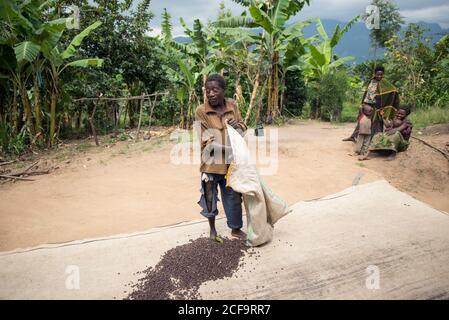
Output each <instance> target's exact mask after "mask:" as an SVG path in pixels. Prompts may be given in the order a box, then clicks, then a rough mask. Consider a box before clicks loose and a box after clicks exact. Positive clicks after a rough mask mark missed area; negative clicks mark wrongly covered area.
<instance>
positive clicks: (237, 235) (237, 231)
mask: <svg viewBox="0 0 449 320" xmlns="http://www.w3.org/2000/svg"><path fill="white" fill-rule="evenodd" d="M231 235H232V236H233V237H234V238H239V239H246V233H245V232H243V231H242V230H240V229H232V231H231Z"/></svg>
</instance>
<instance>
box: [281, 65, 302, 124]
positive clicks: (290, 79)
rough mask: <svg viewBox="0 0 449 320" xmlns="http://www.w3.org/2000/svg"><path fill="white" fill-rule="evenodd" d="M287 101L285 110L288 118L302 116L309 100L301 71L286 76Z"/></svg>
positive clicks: (291, 72)
mask: <svg viewBox="0 0 449 320" xmlns="http://www.w3.org/2000/svg"><path fill="white" fill-rule="evenodd" d="M285 87H286V89H285V97H284V98H285V101H284V108H283V110H284V111H286V112H285V114H286V115H287V116H292V115H294V116H301V114H302V109H303V107H304V105H305V103H306V100H307V90H306V84H305V81H304V77H303V75H302V73H301V72H300V71H288V72H287V73H286V75H285Z"/></svg>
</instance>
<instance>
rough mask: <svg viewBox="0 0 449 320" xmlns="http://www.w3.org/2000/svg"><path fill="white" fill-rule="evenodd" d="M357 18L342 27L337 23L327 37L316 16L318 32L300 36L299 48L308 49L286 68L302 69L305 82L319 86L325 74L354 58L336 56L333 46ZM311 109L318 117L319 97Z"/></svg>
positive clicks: (314, 115)
mask: <svg viewBox="0 0 449 320" xmlns="http://www.w3.org/2000/svg"><path fill="white" fill-rule="evenodd" d="M358 19H359V17H358V16H356V17H354V18H353V19H351V20H350V21H349V22H348V23H347V24H346V25H345V26H344V27H343V28H341V27H340V25H339V24H337V25H336V27H335V29H334V31H333V33H332V36H331V37H329V35H328V34H327V32H326V30H325V29H324V26H323V23H322V22H321V19H320V18H317V19H316V29H317V31H318V34H317V35H315V36H313V37H311V38H308V39H304V38H301V42H302V43H301V46H302V49H301V50H304V48H306V49H308V50H307V51H306V53H305V55H303V56H302V57H300V58H299V59H298V60H297V61H296V63H294V64H292V65H290V66H289V67H287V70H302V72H303V74H304V75H305V77H306V82H309V83H311V86H312V87H319V86H320V83H321V81H322V79H323V78H324V77H325V76H327V75H328V74H329V73H331V72H334V71H335V70H337V69H338V68H339V67H340V66H341V65H343V64H344V63H346V62H348V61H350V60H353V59H354V57H352V56H347V57H336V56H335V55H334V48H335V46H336V45H337V44H338V43H339V42H340V40H341V39H342V37H343V35H344V34H345V33H346V32H348V31H349V29H350V28H351V27H352V25H353V24H354V23H355V22H356V21H357V20H358ZM312 109H313V110H312V115H313V117H314V118H317V117H319V115H320V101H319V98H318V100H317V101H315V102H314V103H313V106H312Z"/></svg>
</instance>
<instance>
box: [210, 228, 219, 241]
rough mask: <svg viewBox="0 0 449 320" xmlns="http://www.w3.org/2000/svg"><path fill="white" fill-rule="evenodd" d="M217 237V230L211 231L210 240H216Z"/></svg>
mask: <svg viewBox="0 0 449 320" xmlns="http://www.w3.org/2000/svg"><path fill="white" fill-rule="evenodd" d="M216 237H217V230H215V229H210V233H209V238H211V239H212V240H215V238H216Z"/></svg>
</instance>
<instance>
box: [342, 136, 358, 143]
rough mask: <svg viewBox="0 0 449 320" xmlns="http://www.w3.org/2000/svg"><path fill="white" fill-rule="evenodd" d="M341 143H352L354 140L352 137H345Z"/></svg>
mask: <svg viewBox="0 0 449 320" xmlns="http://www.w3.org/2000/svg"><path fill="white" fill-rule="evenodd" d="M342 141H352V142H355V139H354V138H353V137H347V138H344V139H342Z"/></svg>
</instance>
